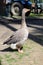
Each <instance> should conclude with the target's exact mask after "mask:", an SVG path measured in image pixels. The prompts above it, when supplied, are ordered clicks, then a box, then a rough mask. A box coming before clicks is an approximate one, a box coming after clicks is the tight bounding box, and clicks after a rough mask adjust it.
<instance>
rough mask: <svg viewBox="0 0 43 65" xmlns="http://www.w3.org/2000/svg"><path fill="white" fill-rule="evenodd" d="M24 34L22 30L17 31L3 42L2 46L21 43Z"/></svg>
mask: <svg viewBox="0 0 43 65" xmlns="http://www.w3.org/2000/svg"><path fill="white" fill-rule="evenodd" d="M24 32H25V31H24V29H19V30H18V31H16V32H15V33H14V34H13V35H11V36H10V38H8V39H7V40H6V41H5V42H4V44H11V43H16V42H19V41H21V40H22V39H23V38H24Z"/></svg>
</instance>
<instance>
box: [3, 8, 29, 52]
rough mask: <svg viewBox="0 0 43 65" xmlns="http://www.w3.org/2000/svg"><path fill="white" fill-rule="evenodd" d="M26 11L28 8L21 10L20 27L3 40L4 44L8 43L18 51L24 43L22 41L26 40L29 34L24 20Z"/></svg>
mask: <svg viewBox="0 0 43 65" xmlns="http://www.w3.org/2000/svg"><path fill="white" fill-rule="evenodd" d="M28 11H29V9H26V8H24V9H23V10H22V21H21V28H20V29H19V30H17V31H16V32H15V33H14V34H13V35H11V37H10V38H8V39H7V40H6V41H5V42H4V44H9V45H10V47H11V48H12V49H17V50H18V52H21V53H22V52H23V50H21V48H22V46H23V44H24V41H25V40H27V38H28V34H29V32H28V29H27V26H26V21H25V13H26V12H28Z"/></svg>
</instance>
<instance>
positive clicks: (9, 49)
mask: <svg viewBox="0 0 43 65" xmlns="http://www.w3.org/2000/svg"><path fill="white" fill-rule="evenodd" d="M17 51H18V50H17V49H15V50H13V49H11V48H10V47H8V48H5V49H3V50H0V52H17Z"/></svg>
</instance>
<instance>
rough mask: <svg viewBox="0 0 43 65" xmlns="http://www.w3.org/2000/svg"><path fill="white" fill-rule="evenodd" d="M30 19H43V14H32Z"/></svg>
mask: <svg viewBox="0 0 43 65" xmlns="http://www.w3.org/2000/svg"><path fill="white" fill-rule="evenodd" d="M30 17H36V18H37V17H38V18H42V17H43V13H41V14H34V13H31V14H30Z"/></svg>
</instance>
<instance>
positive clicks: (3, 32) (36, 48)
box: [0, 18, 43, 65]
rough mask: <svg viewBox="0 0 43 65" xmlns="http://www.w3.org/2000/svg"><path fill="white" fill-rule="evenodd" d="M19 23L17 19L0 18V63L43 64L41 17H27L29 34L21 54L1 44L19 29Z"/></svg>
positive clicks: (42, 27) (42, 21) (10, 64)
mask: <svg viewBox="0 0 43 65" xmlns="http://www.w3.org/2000/svg"><path fill="white" fill-rule="evenodd" d="M9 21H10V22H9ZM15 21H16V22H15ZM20 25H21V22H20V20H18V19H12V20H6V19H4V18H2V19H1V18H0V60H1V61H0V65H1V64H2V65H24V64H25V65H43V19H27V26H28V30H29V32H30V34H29V38H28V40H27V41H26V42H25V43H26V44H25V45H24V48H23V50H24V53H23V54H20V53H18V52H17V51H14V50H11V49H10V48H9V46H7V45H3V42H4V41H5V40H6V39H7V38H8V37H10V35H11V34H13V32H14V31H16V30H17V29H19V28H20Z"/></svg>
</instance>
